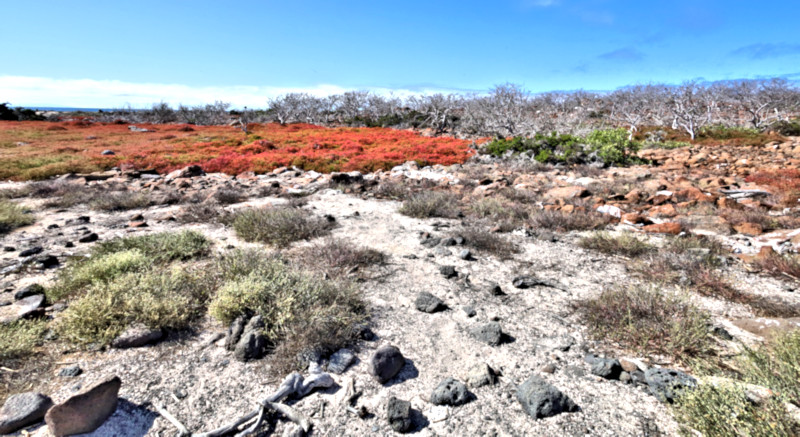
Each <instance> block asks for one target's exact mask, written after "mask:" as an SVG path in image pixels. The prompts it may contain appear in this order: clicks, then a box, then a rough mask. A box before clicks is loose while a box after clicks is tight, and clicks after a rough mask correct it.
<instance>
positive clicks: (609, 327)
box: [576, 285, 710, 359]
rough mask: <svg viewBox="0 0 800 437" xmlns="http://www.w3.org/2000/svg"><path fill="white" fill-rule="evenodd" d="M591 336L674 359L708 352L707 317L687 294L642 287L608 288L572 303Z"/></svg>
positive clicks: (640, 351) (638, 350)
mask: <svg viewBox="0 0 800 437" xmlns="http://www.w3.org/2000/svg"><path fill="white" fill-rule="evenodd" d="M576 307H577V309H578V312H579V313H580V315H581V318H582V319H583V321H584V322H585V323H586V325H587V326H588V327H589V330H590V331H591V333H592V334H593V335H594V337H595V338H598V339H604V340H608V341H612V342H615V343H618V344H620V345H621V346H622V347H625V348H628V349H632V350H634V351H636V352H637V353H660V354H666V355H669V356H672V357H675V358H678V359H687V358H690V357H695V356H701V355H704V354H707V353H708V352H709V350H710V349H709V348H710V340H709V337H708V327H707V325H708V323H709V316H708V314H706V313H705V312H704V311H702V310H701V309H699V308H697V307H695V306H694V305H692V304H691V303H690V302H688V301H687V300H686V299H684V298H682V297H680V296H677V295H672V294H667V293H665V292H663V291H661V290H659V289H656V288H652V287H643V286H636V285H632V286H628V287H619V288H611V289H607V290H605V291H603V292H602V293H600V295H599V296H597V297H595V298H592V299H588V300H585V301H581V302H579V303H577V304H576Z"/></svg>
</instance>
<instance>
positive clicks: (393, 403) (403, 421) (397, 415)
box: [386, 396, 411, 433]
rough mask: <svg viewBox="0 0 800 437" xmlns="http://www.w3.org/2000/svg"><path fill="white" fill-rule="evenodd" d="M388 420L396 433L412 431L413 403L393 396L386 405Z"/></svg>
mask: <svg viewBox="0 0 800 437" xmlns="http://www.w3.org/2000/svg"><path fill="white" fill-rule="evenodd" d="M386 418H387V420H388V421H389V426H391V427H392V429H393V430H394V431H395V432H401V433H402V432H406V431H408V430H409V429H411V403H410V402H408V401H403V400H400V399H397V398H396V397H394V396H392V397H391V398H389V403H388V404H387V405H386Z"/></svg>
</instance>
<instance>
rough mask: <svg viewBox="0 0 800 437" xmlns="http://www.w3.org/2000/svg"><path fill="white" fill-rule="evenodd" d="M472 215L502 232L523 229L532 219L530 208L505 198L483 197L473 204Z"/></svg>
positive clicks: (470, 210)
mask: <svg viewBox="0 0 800 437" xmlns="http://www.w3.org/2000/svg"><path fill="white" fill-rule="evenodd" d="M469 212H470V215H472V216H474V217H477V218H478V219H482V220H484V221H487V222H489V223H491V224H492V225H494V226H495V227H496V228H497V229H498V230H500V231H502V232H508V231H513V230H514V229H516V228H519V227H521V226H522V225H523V224H524V223H525V221H526V220H527V219H528V218H529V217H530V211H529V208H528V207H527V206H526V205H524V204H519V203H516V202H514V201H511V200H507V199H505V198H504V197H483V198H480V199H478V200H476V201H474V202H472V203H471V205H470V209H469Z"/></svg>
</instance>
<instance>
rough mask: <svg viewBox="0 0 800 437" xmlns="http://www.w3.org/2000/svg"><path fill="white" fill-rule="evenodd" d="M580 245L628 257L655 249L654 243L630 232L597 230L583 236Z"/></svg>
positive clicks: (608, 253) (634, 256)
mask: <svg viewBox="0 0 800 437" xmlns="http://www.w3.org/2000/svg"><path fill="white" fill-rule="evenodd" d="M578 245H579V246H581V247H583V248H584V249H591V250H596V251H598V252H602V253H605V254H607V255H621V256H624V257H628V258H636V257H638V256H641V255H644V254H646V253H649V252H651V251H653V250H655V247H654V246H653V245H651V244H649V243H648V242H646V241H644V240H642V239H641V238H639V237H637V236H635V235H633V234H630V233H623V234H620V235H612V234H609V233H607V232H595V233H593V234H592V235H589V236H587V237H584V238H581V239H580V241H578Z"/></svg>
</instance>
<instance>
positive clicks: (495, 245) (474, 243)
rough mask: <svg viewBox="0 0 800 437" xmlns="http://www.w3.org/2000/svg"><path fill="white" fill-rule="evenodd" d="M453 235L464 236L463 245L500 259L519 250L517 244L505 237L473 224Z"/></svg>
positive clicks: (508, 256)
mask: <svg viewBox="0 0 800 437" xmlns="http://www.w3.org/2000/svg"><path fill="white" fill-rule="evenodd" d="M453 236H459V237H462V238H464V245H465V246H467V247H470V248H473V249H475V250H478V251H481V252H486V253H490V254H493V255H496V256H497V257H499V258H501V259H508V258H511V257H512V256H513V255H514V254H515V253H519V251H520V250H519V247H517V245H515V244H514V243H512V242H510V241H508V240H507V239H506V238H505V237H503V236H501V235H497V234H496V233H493V232H489V231H486V230H485V229H481V228H479V227H475V226H470V227H466V228H464V229H462V230H461V231H459V232H458V233H456V234H454V235H453Z"/></svg>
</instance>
